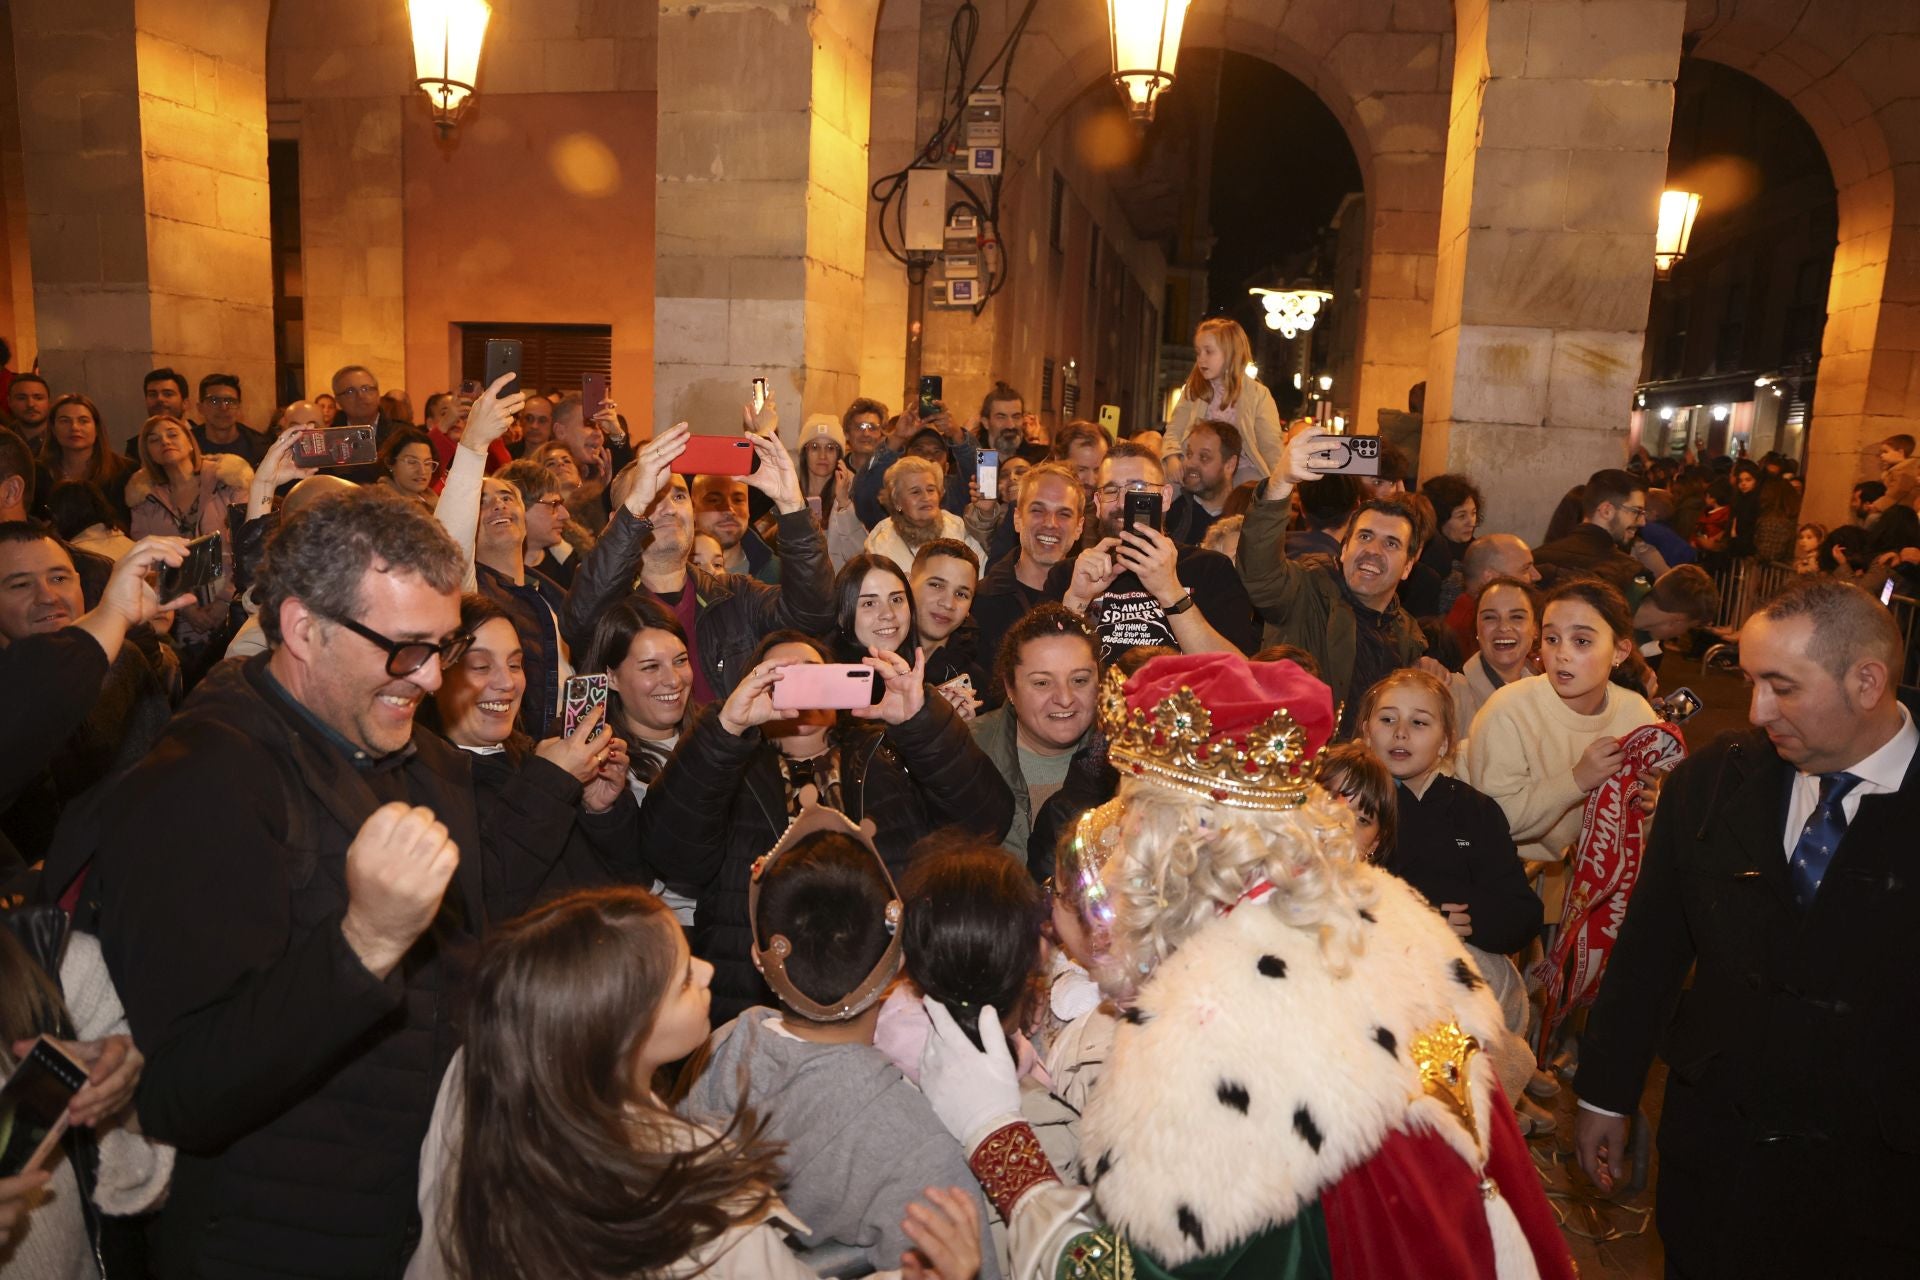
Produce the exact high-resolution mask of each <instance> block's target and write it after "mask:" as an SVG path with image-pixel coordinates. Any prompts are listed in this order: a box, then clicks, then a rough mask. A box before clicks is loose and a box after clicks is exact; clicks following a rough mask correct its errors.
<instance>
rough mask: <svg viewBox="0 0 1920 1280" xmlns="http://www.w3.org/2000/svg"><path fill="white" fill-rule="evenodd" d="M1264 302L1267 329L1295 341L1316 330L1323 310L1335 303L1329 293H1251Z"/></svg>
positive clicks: (1284, 290)
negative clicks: (1314, 327)
mask: <svg viewBox="0 0 1920 1280" xmlns="http://www.w3.org/2000/svg"><path fill="white" fill-rule="evenodd" d="M1247 292H1248V293H1250V294H1252V295H1253V296H1254V297H1256V298H1258V299H1260V305H1261V306H1262V307H1264V308H1265V309H1266V312H1267V317H1266V319H1267V328H1269V329H1278V330H1279V331H1280V333H1281V335H1282V336H1283V337H1286V338H1295V337H1298V336H1299V335H1300V334H1301V333H1302V332H1303V331H1305V330H1307V329H1311V328H1313V323H1314V320H1315V319H1316V318H1317V317H1318V316H1319V314H1320V308H1321V307H1322V306H1324V305H1325V304H1326V303H1328V302H1331V301H1333V295H1332V294H1330V293H1328V292H1327V291H1326V290H1325V289H1310V288H1309V289H1249V290H1247Z"/></svg>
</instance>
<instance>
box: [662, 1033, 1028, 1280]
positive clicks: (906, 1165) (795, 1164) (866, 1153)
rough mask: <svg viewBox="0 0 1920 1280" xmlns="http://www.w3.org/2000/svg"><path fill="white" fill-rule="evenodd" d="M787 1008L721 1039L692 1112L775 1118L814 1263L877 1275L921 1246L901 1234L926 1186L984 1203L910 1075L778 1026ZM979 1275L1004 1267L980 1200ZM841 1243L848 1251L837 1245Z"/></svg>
mask: <svg viewBox="0 0 1920 1280" xmlns="http://www.w3.org/2000/svg"><path fill="white" fill-rule="evenodd" d="M778 1017H779V1013H778V1012H777V1011H776V1010H773V1009H768V1008H764V1007H762V1008H754V1009H749V1010H747V1011H746V1012H745V1013H743V1014H741V1015H740V1016H739V1017H738V1018H735V1019H734V1020H733V1021H732V1022H729V1023H728V1024H727V1025H726V1026H724V1027H721V1028H720V1029H719V1030H718V1031H716V1032H714V1035H713V1053H712V1057H711V1060H710V1061H709V1062H708V1064H707V1066H706V1068H705V1070H704V1071H702V1072H701V1074H700V1078H699V1079H698V1080H696V1081H695V1082H694V1085H693V1088H692V1090H691V1091H690V1092H689V1093H688V1095H687V1100H686V1102H685V1103H684V1104H683V1105H682V1107H681V1110H682V1111H683V1112H685V1113H686V1115H687V1116H688V1117H689V1118H690V1119H694V1120H699V1121H701V1122H702V1123H706V1124H709V1125H711V1126H712V1127H714V1128H715V1129H719V1128H722V1127H724V1126H725V1125H726V1123H727V1121H728V1119H729V1118H731V1117H732V1115H733V1112H734V1109H735V1107H736V1105H737V1104H738V1102H739V1099H740V1089H741V1083H740V1076H741V1069H742V1067H743V1066H744V1068H745V1071H746V1091H747V1093H746V1100H747V1102H748V1104H749V1105H751V1106H752V1107H753V1109H754V1111H755V1112H756V1113H757V1114H759V1115H761V1116H764V1117H765V1118H766V1121H767V1127H766V1136H767V1137H768V1138H769V1139H771V1140H773V1141H775V1142H779V1143H781V1144H783V1145H784V1146H785V1148H786V1151H785V1153H784V1154H783V1155H782V1156H781V1158H780V1168H781V1173H782V1176H783V1177H784V1179H785V1181H784V1182H783V1183H782V1185H781V1186H780V1187H779V1191H780V1198H781V1199H782V1200H783V1201H785V1202H786V1204H787V1207H788V1208H790V1209H792V1210H793V1213H794V1216H796V1217H798V1218H799V1219H801V1220H802V1221H803V1222H805V1223H806V1224H807V1228H808V1232H809V1234H808V1235H807V1236H806V1240H807V1243H808V1246H809V1250H808V1253H807V1254H803V1255H802V1256H803V1257H809V1258H811V1257H816V1256H828V1255H833V1256H839V1255H844V1254H845V1253H846V1251H847V1248H848V1247H851V1248H852V1249H853V1250H856V1251H858V1252H859V1253H860V1254H862V1255H864V1256H865V1258H866V1260H867V1261H868V1262H869V1263H870V1264H871V1265H872V1266H873V1267H874V1268H875V1269H876V1270H886V1269H889V1268H893V1267H897V1266H899V1265H900V1255H901V1254H902V1253H905V1252H906V1251H907V1250H909V1249H911V1248H912V1247H913V1243H912V1241H910V1240H908V1239H907V1237H906V1234H905V1233H904V1232H903V1231H902V1230H901V1229H900V1224H901V1223H902V1222H903V1221H904V1220H905V1219H906V1216H907V1206H908V1205H909V1204H911V1203H912V1202H913V1201H915V1200H917V1199H919V1198H920V1196H921V1195H922V1193H923V1192H924V1191H925V1189H926V1188H927V1187H965V1188H968V1189H969V1190H972V1191H973V1192H974V1194H975V1196H976V1198H977V1197H978V1196H979V1187H978V1184H977V1183H976V1182H975V1181H974V1178H973V1174H972V1172H971V1171H970V1170H969V1169H968V1168H967V1161H966V1155H965V1153H964V1152H962V1151H961V1150H960V1144H959V1143H958V1142H956V1141H954V1139H953V1138H952V1137H951V1136H949V1135H948V1133H947V1131H946V1129H944V1128H943V1127H941V1124H940V1121H939V1118H938V1117H936V1116H935V1115H934V1114H933V1107H932V1105H931V1104H929V1103H928V1102H927V1100H926V1098H925V1097H923V1096H922V1095H921V1093H920V1091H919V1090H918V1089H916V1088H914V1087H913V1085H911V1084H909V1083H908V1082H907V1079H906V1077H905V1076H902V1075H901V1074H900V1071H899V1068H897V1067H895V1066H894V1065H893V1064H892V1063H891V1062H889V1061H887V1057H886V1055H885V1054H883V1053H881V1052H880V1051H879V1050H878V1049H876V1048H874V1047H873V1046H872V1045H870V1044H815V1043H813V1042H811V1041H807V1040H796V1039H793V1038H792V1037H791V1036H788V1035H786V1034H784V1033H783V1032H782V1031H780V1030H776V1029H774V1028H773V1027H770V1026H768V1025H767V1021H768V1020H769V1019H773V1018H778ZM979 1208H980V1221H981V1224H982V1225H981V1229H980V1249H981V1263H980V1275H981V1277H982V1278H983V1280H999V1277H1000V1275H1001V1270H1000V1263H999V1259H998V1257H997V1255H996V1252H995V1249H994V1244H993V1239H992V1236H991V1234H990V1233H989V1231H988V1229H987V1226H986V1223H987V1222H988V1221H989V1220H990V1218H991V1211H990V1210H989V1209H988V1208H987V1207H986V1204H985V1202H984V1201H981V1202H980V1205H979ZM832 1246H841V1247H840V1248H837V1249H835V1248H833V1247H832Z"/></svg>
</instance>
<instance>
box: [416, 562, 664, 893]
mask: <svg viewBox="0 0 1920 1280" xmlns="http://www.w3.org/2000/svg"><path fill="white" fill-rule="evenodd" d="M460 629H461V630H462V631H464V632H466V633H467V634H468V635H470V636H472V637H473V643H472V645H471V646H470V647H469V648H468V649H467V651H466V652H465V653H464V654H462V655H461V657H460V660H459V661H458V662H455V663H454V664H452V665H451V666H448V667H446V668H444V669H443V670H442V671H441V674H440V688H439V689H438V690H437V691H436V692H435V693H434V695H433V696H432V698H430V699H428V700H427V702H426V703H425V704H424V705H423V706H422V708H421V715H422V717H423V719H424V722H425V723H426V724H428V725H429V726H430V727H433V728H435V729H438V730H439V732H440V735H441V736H442V737H444V738H446V740H447V741H449V742H451V743H452V744H453V745H454V746H456V747H459V748H460V749H461V750H462V751H464V752H466V753H467V757H468V760H469V762H470V763H471V765H472V767H473V781H474V794H475V795H476V796H477V797H478V798H479V801H480V832H481V835H482V836H484V837H486V839H487V841H488V843H489V844H492V843H493V842H495V841H505V842H506V843H508V844H510V845H514V846H516V847H519V848H523V849H527V850H529V851H531V852H533V853H534V854H535V855H536V856H535V857H534V859H533V860H532V865H537V866H540V867H543V868H545V869H546V870H545V876H544V878H542V879H540V880H539V881H537V882H536V883H532V884H526V885H518V886H511V887H509V888H508V889H507V892H508V893H510V894H512V895H513V896H514V897H515V898H516V899H517V900H518V901H519V902H521V903H522V904H523V905H524V904H530V903H533V902H537V901H540V900H542V899H545V898H548V897H551V896H553V894H555V893H557V892H559V891H561V890H563V889H573V888H585V887H591V886H595V885H603V884H611V883H613V882H615V881H619V880H642V879H647V880H650V879H651V878H652V877H651V876H650V875H649V873H648V871H647V868H646V867H645V865H644V864H643V863H642V861H641V859H640V858H639V856H638V851H639V850H640V849H641V847H642V846H640V845H638V844H636V843H635V841H634V836H635V827H636V825H637V822H638V818H637V815H636V812H635V809H634V805H633V800H632V798H631V797H629V796H628V794H627V789H626V779H627V760H628V752H627V744H626V742H625V741H624V740H623V739H622V738H621V737H620V736H619V735H617V734H610V733H604V732H601V729H602V726H603V723H604V718H605V714H606V709H605V707H595V708H593V709H592V710H591V711H589V712H588V713H587V714H586V715H585V716H583V717H582V718H581V719H580V722H579V723H578V724H576V725H574V726H573V731H572V732H571V733H569V734H567V735H565V736H563V737H558V738H548V739H547V740H545V741H544V742H541V743H539V744H538V745H536V744H535V743H534V741H533V739H531V738H530V737H528V736H527V735H526V734H525V733H523V732H522V731H521V730H520V703H521V700H522V699H523V698H525V696H526V692H527V669H526V655H525V653H524V651H523V650H522V648H521V641H520V633H519V631H518V629H517V628H515V626H514V624H513V619H512V617H510V616H509V615H508V613H507V611H506V610H505V609H504V608H502V607H501V606H500V605H499V604H498V603H496V602H495V601H494V600H493V599H492V598H491V597H489V596H483V595H478V594H473V595H466V596H462V597H461V598H460Z"/></svg>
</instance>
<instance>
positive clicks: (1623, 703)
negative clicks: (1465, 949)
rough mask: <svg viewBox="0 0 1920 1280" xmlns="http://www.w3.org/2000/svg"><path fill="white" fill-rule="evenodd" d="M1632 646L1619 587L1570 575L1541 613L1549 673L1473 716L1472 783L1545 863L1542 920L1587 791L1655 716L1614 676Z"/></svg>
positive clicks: (1530, 856) (1503, 691)
mask: <svg viewBox="0 0 1920 1280" xmlns="http://www.w3.org/2000/svg"><path fill="white" fill-rule="evenodd" d="M1632 653H1633V624H1632V621H1631V620H1630V617H1629V615H1628V613H1627V602H1626V601H1625V600H1624V599H1622V598H1621V595H1620V593H1619V592H1618V591H1616V590H1614V589H1613V587H1611V586H1609V585H1607V584H1606V583H1603V582H1599V581H1597V580H1594V579H1586V578H1583V579H1576V580H1574V581H1572V582H1568V583H1566V584H1564V585H1563V586H1561V587H1560V588H1559V589H1558V590H1556V591H1555V592H1554V593H1553V594H1552V595H1550V596H1549V597H1547V604H1546V607H1545V609H1544V610H1543V611H1542V613H1541V636H1540V660H1541V665H1542V666H1543V667H1544V668H1545V672H1544V674H1541V675H1537V676H1528V677H1526V678H1525V679H1521V680H1515V681H1512V682H1510V683H1508V684H1506V685H1503V686H1502V687H1501V688H1499V689H1496V690H1495V691H1494V693H1493V696H1492V697H1490V698H1488V699H1487V701H1486V704H1485V705H1484V706H1482V707H1481V708H1480V713H1479V714H1478V715H1477V716H1475V717H1474V721H1473V731H1472V734H1471V738H1472V742H1473V750H1472V751H1471V752H1469V753H1468V760H1467V766H1468V781H1470V782H1471V783H1472V784H1473V785H1474V786H1475V787H1477V788H1478V789H1479V790H1481V791H1484V792H1486V793H1487V794H1488V795H1490V796H1492V797H1493V798H1494V800H1495V801H1497V802H1498V803H1499V805H1500V808H1501V810H1502V811H1503V812H1504V813H1505V814H1506V815H1507V822H1508V823H1509V824H1510V825H1511V827H1512V830H1513V839H1514V843H1515V844H1517V845H1518V846H1519V850H1520V856H1521V857H1522V858H1523V859H1525V860H1526V861H1527V862H1528V863H1529V864H1530V869H1535V870H1538V871H1539V873H1540V874H1539V879H1538V880H1537V881H1536V883H1535V888H1536V889H1537V890H1538V891H1539V893H1540V897H1541V901H1542V904H1543V907H1544V910H1545V918H1546V919H1547V920H1548V921H1549V922H1551V921H1557V920H1559V918H1560V905H1561V900H1562V899H1563V898H1564V897H1565V895H1566V884H1567V850H1568V847H1569V846H1570V845H1572V843H1573V842H1574V841H1575V840H1577V839H1578V838H1579V836H1580V815H1581V810H1582V809H1583V807H1584V806H1585V804H1586V799H1587V794H1588V793H1589V792H1591V791H1593V790H1594V789H1595V788H1597V787H1599V786H1600V785H1601V784H1602V783H1604V782H1605V781H1606V780H1607V779H1608V778H1611V777H1612V776H1613V775H1614V774H1615V773H1616V772H1618V771H1619V769H1620V767H1621V765H1622V764H1623V763H1624V762H1625V760H1626V754H1625V752H1623V751H1622V750H1621V747H1620V739H1621V738H1622V736H1624V735H1625V734H1627V733H1629V732H1631V731H1632V730H1634V729H1637V728H1639V727H1640V726H1641V725H1646V724H1652V723H1653V722H1654V721H1655V720H1656V719H1658V717H1656V716H1655V715H1654V713H1653V708H1652V707H1650V706H1648V705H1647V700H1646V699H1645V698H1643V697H1641V696H1640V695H1639V694H1638V693H1636V692H1634V691H1633V690H1631V689H1629V688H1626V687H1624V686H1623V685H1621V684H1617V683H1615V682H1614V681H1615V679H1616V678H1617V677H1619V676H1620V673H1621V672H1622V671H1623V670H1624V668H1623V665H1622V664H1624V663H1626V662H1627V661H1628V659H1629V657H1630V655H1631V654H1632Z"/></svg>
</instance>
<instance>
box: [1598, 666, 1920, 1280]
mask: <svg viewBox="0 0 1920 1280" xmlns="http://www.w3.org/2000/svg"><path fill="white" fill-rule="evenodd" d="M1910 706H1911V704H1910ZM1793 773H1794V771H1793V769H1792V767H1791V766H1790V765H1788V764H1786V763H1785V762H1784V761H1783V760H1782V759H1781V758H1780V756H1779V755H1778V754H1777V753H1776V752H1775V751H1774V749H1773V747H1772V745H1771V744H1770V743H1769V742H1768V741H1767V738H1766V735H1765V734H1764V733H1761V732H1759V731H1751V732H1747V733H1742V734H1738V735H1733V734H1729V735H1726V736H1723V737H1722V738H1721V739H1719V740H1718V741H1717V742H1715V743H1713V744H1712V745H1710V746H1708V747H1707V748H1706V749H1705V750H1703V751H1701V752H1699V753H1698V754H1697V755H1695V756H1694V757H1693V758H1692V759H1690V760H1687V761H1686V762H1684V763H1682V764H1681V765H1680V767H1679V768H1677V769H1675V770H1674V772H1673V775H1672V776H1671V777H1670V778H1668V779H1667V782H1666V785H1665V786H1663V787H1662V788H1661V792H1660V809H1659V812H1658V814H1656V815H1655V817H1654V821H1653V833H1652V836H1651V838H1650V839H1649V840H1648V842H1647V851H1646V855H1645V858H1644V860H1643V861H1642V863H1641V868H1640V879H1639V881H1638V882H1637V883H1636V884H1635V886H1634V890H1633V897H1632V899H1631V901H1630V902H1629V903H1628V905H1627V915H1626V921H1625V923H1624V924H1623V925H1622V926H1621V929H1620V941H1619V944H1618V946H1617V947H1616V948H1615V950H1614V953H1613V955H1612V957H1611V959H1610V960H1609V962H1608V965H1607V971H1606V974H1605V976H1604V977H1603V978H1602V979H1601V983H1600V994H1599V997H1598V998H1597V999H1596V1000H1595V1002H1594V1005H1593V1012H1592V1014H1591V1015H1590V1017H1589V1019H1588V1023H1587V1033H1586V1035H1585V1036H1584V1037H1582V1040H1581V1045H1580V1069H1579V1073H1578V1074H1577V1075H1576V1076H1575V1078H1574V1091H1575V1092H1576V1093H1578V1094H1579V1095H1580V1097H1581V1099H1582V1100H1584V1101H1587V1102H1591V1103H1593V1104H1594V1105H1595V1106H1597V1107H1602V1108H1605V1109H1606V1110H1609V1111H1615V1112H1621V1113H1628V1112H1631V1111H1633V1110H1634V1108H1635V1106H1636V1105H1637V1104H1638V1102H1639V1099H1640V1092H1641V1088H1642V1085H1643V1083H1644V1082H1645V1080H1646V1076H1647V1069H1648V1067H1649V1066H1650V1065H1651V1063H1652V1060H1653V1056H1654V1053H1655V1051H1656V1050H1658V1052H1659V1054H1660V1056H1661V1057H1662V1058H1664V1059H1665V1060H1666V1063H1667V1067H1668V1073H1667V1089H1666V1098H1665V1101H1664V1103H1663V1105H1662V1107H1661V1114H1660V1129H1659V1144H1660V1179H1659V1187H1658V1191H1657V1209H1658V1212H1659V1218H1660V1235H1661V1239H1662V1240H1663V1242H1664V1243H1665V1245H1666V1251H1667V1258H1668V1262H1669V1266H1671V1267H1672V1268H1674V1271H1675V1273H1680V1272H1684V1274H1686V1275H1688V1276H1697V1277H1701V1278H1702V1280H1734V1278H1735V1277H1739V1278H1740V1280H1749V1278H1751V1277H1768V1278H1772V1277H1783V1278H1784V1277H1802V1276H1912V1275H1920V1241H1916V1239H1915V1237H1914V1235H1913V1232H1912V1231H1911V1230H1910V1229H1909V1227H1908V1223H1909V1219H1908V1218H1907V1217H1906V1214H1907V1212H1908V1211H1909V1209H1910V1206H1911V1205H1912V1204H1913V1203H1914V1201H1915V1199H1916V1198H1920V1160H1917V1159H1916V1156H1920V1095H1916V1093H1915V1091H1914V1087H1913V1063H1914V1061H1915V1059H1916V1057H1920V966H1915V965H1914V963H1913V939H1914V937H1915V936H1916V934H1920V878H1917V877H1916V876H1915V874H1914V849H1915V846H1914V834H1913V833H1914V831H1915V830H1916V828H1920V756H1916V757H1915V759H1914V761H1913V762H1912V763H1911V764H1910V765H1909V766H1908V768H1907V773H1906V777H1905V779H1904V780H1903V781H1902V783H1901V786H1900V790H1899V791H1897V792H1895V793H1893V794H1880V795H1867V796H1863V797H1861V799H1860V807H1859V811H1858V812H1857V813H1856V814H1855V815H1854V818H1853V820H1852V822H1850V823H1849V824H1848V825H1847V829H1846V834H1845V836H1844V837H1843V838H1842V839H1841V841H1840V844H1839V847H1838V848H1836V849H1835V850H1834V853H1833V861H1832V862H1831V863H1830V864H1829V865H1828V867H1827V872H1826V876H1825V878H1824V879H1823V880H1822V881H1821V883H1820V891H1819V893H1818V894H1817V895H1816V896H1815V898H1814V900H1813V905H1812V906H1811V907H1809V908H1807V909H1806V910H1804V911H1803V910H1801V909H1800V908H1799V906H1798V905H1796V903H1795V901H1794V897H1793V891H1792V885H1791V881H1790V879H1789V875H1788V866H1787V852H1786V850H1787V843H1786V825H1787V824H1786V817H1787V803H1788V786H1789V784H1790V782H1791V780H1792V777H1793ZM1796 835H1797V833H1796Z"/></svg>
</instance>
